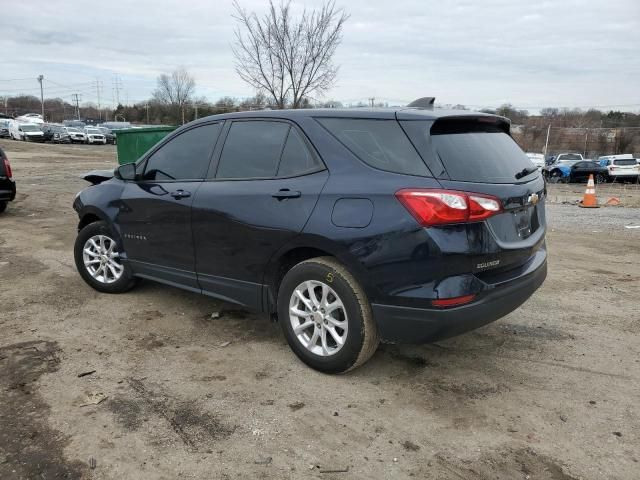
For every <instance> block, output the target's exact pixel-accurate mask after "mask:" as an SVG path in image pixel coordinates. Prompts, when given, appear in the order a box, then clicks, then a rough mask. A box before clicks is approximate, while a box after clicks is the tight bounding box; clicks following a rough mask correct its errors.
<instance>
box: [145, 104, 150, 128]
mask: <svg viewBox="0 0 640 480" xmlns="http://www.w3.org/2000/svg"><path fill="white" fill-rule="evenodd" d="M144 108H145V110H146V111H147V125H149V102H147V103H145V104H144Z"/></svg>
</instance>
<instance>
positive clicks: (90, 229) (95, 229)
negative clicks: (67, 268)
mask: <svg viewBox="0 0 640 480" xmlns="http://www.w3.org/2000/svg"><path fill="white" fill-rule="evenodd" d="M95 235H106V236H108V237H109V238H111V239H112V240H114V241H115V242H116V251H117V252H122V245H121V243H120V241H119V240H118V239H117V237H116V236H115V235H114V234H113V233H112V232H111V230H110V229H109V227H108V225H107V223H106V222H103V221H101V222H94V223H90V224H89V225H87V226H86V227H84V228H83V229H82V230H80V232H78V236H77V237H76V241H75V245H74V249H73V254H74V259H75V262H76V268H77V270H78V273H79V274H80V276H81V277H82V279H83V280H84V281H85V282H86V283H87V284H89V286H91V287H92V288H94V289H96V290H98V291H100V292H104V293H122V292H126V291H127V290H129V289H130V288H131V287H132V286H133V279H134V278H133V273H132V271H131V266H130V265H129V264H128V263H127V262H122V265H123V266H124V272H123V273H122V276H121V277H120V278H119V279H118V280H117V281H115V282H113V283H102V282H99V281H97V280H96V279H95V278H93V277H92V276H91V274H90V273H89V272H88V271H87V268H86V267H85V265H84V259H83V249H84V244H85V243H86V242H87V240H88V239H89V238H91V237H93V236H95Z"/></svg>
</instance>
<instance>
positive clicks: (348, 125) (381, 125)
mask: <svg viewBox="0 0 640 480" xmlns="http://www.w3.org/2000/svg"><path fill="white" fill-rule="evenodd" d="M317 120H318V122H319V123H320V124H321V125H322V126H324V127H325V128H326V129H327V130H328V131H329V132H330V133H331V134H332V135H333V136H334V137H336V138H337V139H338V140H339V141H340V143H342V144H343V145H344V146H345V147H347V148H348V149H349V150H350V151H351V152H352V153H353V154H354V155H355V156H356V157H358V158H359V159H360V160H362V161H363V162H364V163H366V164H367V165H369V166H371V167H374V168H378V169H380V170H386V171H388V172H394V173H404V174H408V175H421V176H431V174H430V173H429V170H428V169H427V166H426V165H425V163H424V162H423V161H422V159H421V158H420V156H419V155H418V152H416V150H415V148H414V147H413V145H411V142H410V141H409V139H408V138H407V136H406V135H405V134H404V132H403V131H402V128H400V125H399V124H398V122H397V121H395V120H373V119H352V118H318V119H317Z"/></svg>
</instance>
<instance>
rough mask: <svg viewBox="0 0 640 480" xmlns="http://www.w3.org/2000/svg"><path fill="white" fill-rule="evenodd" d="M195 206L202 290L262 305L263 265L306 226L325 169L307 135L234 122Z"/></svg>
mask: <svg viewBox="0 0 640 480" xmlns="http://www.w3.org/2000/svg"><path fill="white" fill-rule="evenodd" d="M218 150H219V152H218V153H217V155H216V156H218V157H219V162H217V164H216V165H214V166H213V168H212V170H211V172H210V174H209V179H208V180H207V181H206V182H204V183H203V184H202V186H201V188H200V189H199V190H198V191H197V193H196V196H195V200H194V204H193V232H194V239H195V245H196V269H197V272H198V281H199V283H200V286H201V288H202V289H203V291H204V292H206V293H210V294H212V295H214V296H217V297H219V298H223V299H225V300H228V301H232V302H235V303H238V304H241V305H245V306H248V307H252V308H260V305H261V285H262V283H263V274H264V268H265V265H266V264H267V262H268V261H269V259H270V258H271V256H272V255H273V254H274V253H275V252H276V251H277V250H278V248H280V247H281V246H282V245H283V244H285V243H286V242H287V241H289V240H291V239H292V238H293V237H294V236H296V235H297V234H298V233H299V232H300V231H301V230H302V229H303V227H304V225H305V223H306V222H307V219H308V218H309V216H310V215H311V212H312V211H313V208H314V207H315V204H316V202H317V200H318V195H319V194H320V192H321V190H322V187H323V186H324V184H325V182H326V180H327V178H328V173H327V171H326V170H325V168H324V165H323V164H322V162H321V161H320V160H319V158H318V156H317V155H316V153H315V151H314V150H313V149H312V147H311V145H310V144H309V142H308V140H307V139H306V137H305V136H304V134H303V133H302V132H301V131H300V130H299V129H298V128H297V127H296V126H294V125H293V124H291V123H289V122H285V121H276V120H257V119H256V120H242V121H234V122H232V123H231V124H230V125H229V126H228V131H227V132H226V139H225V141H224V144H223V145H221V146H220V148H219V149H218Z"/></svg>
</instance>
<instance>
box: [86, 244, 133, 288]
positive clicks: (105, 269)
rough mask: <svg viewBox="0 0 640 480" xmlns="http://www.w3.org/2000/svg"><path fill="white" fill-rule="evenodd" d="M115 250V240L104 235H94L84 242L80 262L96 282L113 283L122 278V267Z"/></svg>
mask: <svg viewBox="0 0 640 480" xmlns="http://www.w3.org/2000/svg"><path fill="white" fill-rule="evenodd" d="M115 248H116V242H115V240H113V239H112V238H110V237H108V236H106V235H94V236H93V237H91V238H89V240H87V241H86V242H85V244H84V247H83V249H82V260H83V262H84V266H85V268H86V269H87V272H89V275H91V276H92V277H93V278H95V279H96V280H97V281H98V282H101V283H113V282H117V281H118V280H119V279H120V277H122V274H123V272H124V266H123V265H122V263H121V262H120V256H119V254H118V252H116V251H115Z"/></svg>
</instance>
